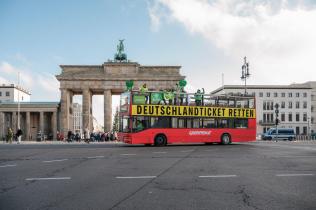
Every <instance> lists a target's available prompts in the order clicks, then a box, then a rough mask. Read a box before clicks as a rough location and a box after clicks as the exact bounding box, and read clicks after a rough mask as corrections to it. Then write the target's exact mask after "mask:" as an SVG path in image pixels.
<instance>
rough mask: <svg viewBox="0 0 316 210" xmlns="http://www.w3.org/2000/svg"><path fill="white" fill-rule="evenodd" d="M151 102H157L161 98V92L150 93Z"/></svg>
mask: <svg viewBox="0 0 316 210" xmlns="http://www.w3.org/2000/svg"><path fill="white" fill-rule="evenodd" d="M150 97H151V100H150V101H151V104H158V103H159V102H160V101H161V100H162V93H151V96H150Z"/></svg>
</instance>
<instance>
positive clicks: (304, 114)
mask: <svg viewBox="0 0 316 210" xmlns="http://www.w3.org/2000/svg"><path fill="white" fill-rule="evenodd" d="M303 121H304V122H307V113H303Z"/></svg>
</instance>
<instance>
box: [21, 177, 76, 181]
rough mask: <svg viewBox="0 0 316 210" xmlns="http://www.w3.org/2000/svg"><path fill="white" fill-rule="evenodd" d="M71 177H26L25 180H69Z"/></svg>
mask: <svg viewBox="0 0 316 210" xmlns="http://www.w3.org/2000/svg"><path fill="white" fill-rule="evenodd" d="M69 179H71V177H48V178H27V179H25V180H26V181H41V180H69Z"/></svg>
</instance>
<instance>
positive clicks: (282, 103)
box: [281, 101, 285, 109]
mask: <svg viewBox="0 0 316 210" xmlns="http://www.w3.org/2000/svg"><path fill="white" fill-rule="evenodd" d="M281 108H283V109H284V108H285V101H282V102H281Z"/></svg>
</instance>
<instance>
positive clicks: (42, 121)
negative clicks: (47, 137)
mask: <svg viewBox="0 0 316 210" xmlns="http://www.w3.org/2000/svg"><path fill="white" fill-rule="evenodd" d="M39 124H40V131H41V132H42V134H43V135H44V112H40V121H39Z"/></svg>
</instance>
